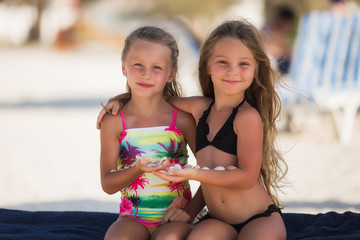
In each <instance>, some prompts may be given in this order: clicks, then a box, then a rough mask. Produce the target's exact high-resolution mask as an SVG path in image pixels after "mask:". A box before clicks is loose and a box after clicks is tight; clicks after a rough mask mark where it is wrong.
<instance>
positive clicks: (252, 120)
mask: <svg viewBox="0 0 360 240" xmlns="http://www.w3.org/2000/svg"><path fill="white" fill-rule="evenodd" d="M234 126H235V127H240V128H243V127H245V128H250V127H261V128H262V120H261V116H260V114H259V112H258V111H257V110H256V109H255V108H254V107H252V106H250V105H249V104H246V105H245V104H244V106H242V107H240V108H239V109H238V112H237V114H236V116H235V119H234Z"/></svg>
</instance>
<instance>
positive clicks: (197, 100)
mask: <svg viewBox="0 0 360 240" xmlns="http://www.w3.org/2000/svg"><path fill="white" fill-rule="evenodd" d="M167 101H168V102H169V103H171V104H172V105H173V106H175V107H177V108H179V109H181V110H183V111H184V112H187V113H190V114H191V115H192V116H193V117H194V119H195V120H196V121H197V120H198V119H199V118H200V117H201V115H202V112H203V111H204V109H206V108H207V107H208V105H209V104H210V102H211V99H209V98H205V97H199V96H198V97H169V98H168V99H167Z"/></svg>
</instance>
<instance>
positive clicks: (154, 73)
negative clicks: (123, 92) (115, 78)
mask: <svg viewBox="0 0 360 240" xmlns="http://www.w3.org/2000/svg"><path fill="white" fill-rule="evenodd" d="M170 54H171V50H170V48H169V47H168V46H165V45H162V44H159V43H154V42H150V41H146V40H140V39H137V40H135V41H134V42H133V43H132V44H131V46H130V49H129V52H128V53H127V56H126V58H125V59H124V60H123V63H122V71H123V74H124V76H126V77H127V80H128V84H129V87H130V89H131V92H132V94H136V95H141V96H148V97H150V96H153V95H154V94H160V95H162V92H163V90H164V87H165V84H166V82H171V81H172V80H173V79H174V77H175V74H176V70H177V69H176V68H173V67H172V65H171V59H170Z"/></svg>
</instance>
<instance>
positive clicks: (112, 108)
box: [96, 100, 120, 129]
mask: <svg viewBox="0 0 360 240" xmlns="http://www.w3.org/2000/svg"><path fill="white" fill-rule="evenodd" d="M119 112H120V103H119V102H118V101H116V100H112V101H109V102H108V103H107V104H106V106H103V109H102V110H101V111H100V113H99V115H98V117H97V121H96V128H97V129H100V127H101V121H102V120H103V118H104V116H105V114H106V113H110V114H112V115H114V116H115V115H118V114H119Z"/></svg>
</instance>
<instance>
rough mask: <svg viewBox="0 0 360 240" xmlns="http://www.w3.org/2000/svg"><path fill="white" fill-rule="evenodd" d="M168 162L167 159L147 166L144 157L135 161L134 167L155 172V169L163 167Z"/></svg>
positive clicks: (142, 170)
mask: <svg viewBox="0 0 360 240" xmlns="http://www.w3.org/2000/svg"><path fill="white" fill-rule="evenodd" d="M168 164H169V160H164V161H163V162H162V163H161V164H160V165H158V166H149V165H148V162H146V161H145V160H144V159H141V160H138V161H136V164H135V166H134V167H136V168H138V169H139V170H140V171H141V172H156V171H159V170H163V169H165V168H166V167H167V165H168Z"/></svg>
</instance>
